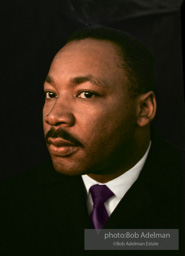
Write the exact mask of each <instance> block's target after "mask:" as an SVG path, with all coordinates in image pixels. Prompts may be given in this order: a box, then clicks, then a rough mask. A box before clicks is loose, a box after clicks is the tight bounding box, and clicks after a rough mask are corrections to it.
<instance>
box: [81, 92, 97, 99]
mask: <svg viewBox="0 0 185 256" xmlns="http://www.w3.org/2000/svg"><path fill="white" fill-rule="evenodd" d="M94 95H95V94H94V93H93V92H90V91H83V92H81V93H79V94H78V96H77V97H78V98H82V99H90V98H92V97H93V96H94Z"/></svg>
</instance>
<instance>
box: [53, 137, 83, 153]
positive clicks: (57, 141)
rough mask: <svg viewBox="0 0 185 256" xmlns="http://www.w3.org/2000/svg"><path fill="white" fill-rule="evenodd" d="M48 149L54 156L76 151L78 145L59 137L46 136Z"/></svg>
mask: <svg viewBox="0 0 185 256" xmlns="http://www.w3.org/2000/svg"><path fill="white" fill-rule="evenodd" d="M48 144H49V151H50V153H51V154H52V155H55V156H69V155H71V154H74V153H75V152H76V151H78V149H79V146H78V145H76V144H74V143H72V142H70V141H66V140H63V139H61V138H48Z"/></svg>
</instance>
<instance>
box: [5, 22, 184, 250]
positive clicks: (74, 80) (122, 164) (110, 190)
mask: <svg viewBox="0 0 185 256" xmlns="http://www.w3.org/2000/svg"><path fill="white" fill-rule="evenodd" d="M154 80H155V79H154V71H153V60H152V56H151V53H150V51H149V50H148V49H147V48H146V47H145V46H144V45H143V44H142V43H140V42H138V41H137V40H136V39H134V38H132V37H131V36H130V35H128V34H126V33H123V32H121V31H117V30H113V29H109V28H104V27H103V28H102V27H99V28H93V27H92V28H87V29H82V30H79V31H77V32H75V33H74V34H73V35H71V37H70V38H69V39H68V41H67V44H66V45H65V46H64V47H63V48H62V49H61V50H60V51H59V52H58V53H57V54H56V56H55V57H54V59H53V61H52V64H51V67H50V70H49V72H48V75H47V77H46V81H45V83H44V92H45V104H44V108H43V126H44V134H45V139H46V145H47V147H48V150H49V153H50V156H51V160H52V164H51V163H46V164H44V165H41V166H39V167H38V168H37V169H35V170H32V171H30V172H27V173H24V174H21V175H18V176H17V177H14V178H11V179H8V180H7V181H4V182H2V203H1V204H2V209H4V210H3V211H2V218H1V219H3V223H2V230H3V236H4V240H3V241H4V242H3V245H4V243H5V244H6V243H7V241H8V245H9V244H11V245H13V246H12V247H11V248H8V245H7V244H6V246H7V247H6V246H4V247H5V251H6V253H9V254H10V255H12V251H13V252H19V255H20V253H23V255H74V254H75V253H80V254H81V255H83V253H84V252H85V251H84V229H93V228H94V229H102V228H104V229H120V228H121V229H125V228H127V229H138V228H139V229H146V228H150V229H152V228H157V229H163V228H170V229H178V228H179V227H180V201H179V196H180V193H179V187H180V185H179V184H180V182H179V174H180V166H179V153H178V150H177V149H175V148H173V147H171V146H170V145H168V144H167V143H166V142H164V141H163V140H161V139H159V138H158V136H157V135H156V134H155V132H154V133H153V132H152V133H151V128H150V123H151V121H152V120H153V119H154V117H155V114H156V98H155V94H154V89H155V82H154ZM53 167H54V168H53ZM105 195H106V198H105V199H103V198H104V196H105ZM96 200H99V201H98V203H97V202H96ZM102 201H103V202H102ZM4 247H3V248H4ZM12 248H13V249H12ZM86 253H87V252H86ZM89 253H90V254H91V253H93V252H89ZM94 253H96V255H99V254H97V253H98V252H94ZM103 253H105V255H115V254H119V255H122V254H123V255H132V254H131V253H132V252H124V251H109V252H108V251H105V252H101V253H100V255H104V254H103ZM126 253H127V254H126ZM139 253H140V252H139V251H137V252H136V251H134V254H133V255H137V254H138V255H140V254H139ZM168 253H169V254H167V255H171V254H170V252H168ZM154 254H155V255H159V252H158V251H154V252H150V255H154ZM141 255H149V254H148V253H147V251H146V252H142V253H141ZM161 255H166V254H165V252H162V254H161ZM172 255H180V254H179V251H174V252H173V254H172Z"/></svg>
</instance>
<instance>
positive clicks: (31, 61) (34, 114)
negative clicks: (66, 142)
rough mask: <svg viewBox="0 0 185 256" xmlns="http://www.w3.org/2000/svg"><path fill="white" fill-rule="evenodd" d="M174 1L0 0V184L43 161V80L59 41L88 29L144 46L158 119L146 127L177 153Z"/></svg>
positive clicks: (179, 86)
mask: <svg viewBox="0 0 185 256" xmlns="http://www.w3.org/2000/svg"><path fill="white" fill-rule="evenodd" d="M182 2H183V1H182V0H175V1H174V0H153V1H148V0H109V1H106V0H101V1H95V0H79V1H75V0H60V1H59V0H57V1H54V0H53V1H44V0H37V1H35V0H32V1H30V0H28V1H19V0H15V1H5V0H4V1H1V14H2V15H0V17H2V21H1V28H2V32H1V45H2V47H1V58H0V60H1V69H0V70H1V104H2V107H1V109H2V113H1V127H2V128H3V131H2V136H1V138H2V139H1V149H2V151H3V155H2V156H3V158H2V166H3V167H2V168H1V172H0V178H4V177H7V176H10V175H13V174H16V173H18V172H21V171H24V170H27V169H30V168H32V167H34V166H36V165H37V164H38V163H40V162H42V161H43V160H45V159H47V158H48V153H47V150H46V148H45V144H44V139H43V132H42V106H43V92H42V86H43V81H44V78H45V76H46V74H47V72H48V69H49V65H50V62H51V60H52V58H53V56H54V55H55V53H56V52H57V51H58V50H59V49H60V48H61V47H62V46H63V44H64V42H65V39H66V36H68V35H69V34H70V33H71V32H72V31H73V30H75V29H77V28H80V27H85V26H88V25H105V26H109V27H113V28H119V29H123V30H125V31H127V32H129V33H131V34H132V35H134V36H135V37H137V38H138V39H140V40H142V41H143V42H144V43H146V44H147V45H148V46H149V48H150V49H151V50H152V52H153V54H154V57H155V63H156V80H157V100H158V113H157V116H156V119H155V121H154V125H155V126H156V127H157V129H158V130H159V132H160V133H161V135H163V137H165V138H166V139H167V140H169V141H170V142H171V143H172V144H174V145H176V146H178V147H180V148H182V149H185V141H184V131H185V121H184V119H185V118H184V97H183V68H182V41H181V39H183V42H184V36H183V38H181V16H180V14H181V13H182V20H183V21H184V4H183V7H182ZM182 25H183V24H182ZM183 28H184V27H183Z"/></svg>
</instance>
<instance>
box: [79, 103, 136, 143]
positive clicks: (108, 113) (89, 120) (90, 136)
mask: <svg viewBox="0 0 185 256" xmlns="http://www.w3.org/2000/svg"><path fill="white" fill-rule="evenodd" d="M78 121H79V122H77V123H78V125H79V130H81V135H83V137H84V140H85V139H86V140H87V141H88V142H91V141H93V140H94V139H96V140H99V141H102V140H106V141H107V140H109V138H111V137H116V136H121V135H122V134H123V135H124V134H125V135H126V134H129V133H131V132H132V131H133V129H134V127H135V114H134V111H133V113H132V112H131V111H130V110H129V109H127V108H126V107H124V108H123V107H117V106H116V107H114V106H111V107H110V105H109V106H108V105H107V106H106V107H104V108H102V107H100V108H97V109H96V110H91V111H88V113H87V111H86V112H82V113H81V114H80V115H79V120H78ZM97 143H98V141H97Z"/></svg>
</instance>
